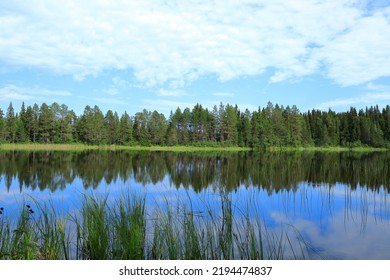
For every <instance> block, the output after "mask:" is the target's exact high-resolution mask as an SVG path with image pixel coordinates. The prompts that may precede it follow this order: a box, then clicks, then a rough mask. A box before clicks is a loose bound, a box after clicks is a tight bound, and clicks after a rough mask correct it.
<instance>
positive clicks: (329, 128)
mask: <svg viewBox="0 0 390 280" xmlns="http://www.w3.org/2000/svg"><path fill="white" fill-rule="evenodd" d="M0 143H47V144H55V143H69V144H70V143H84V144H87V145H142V146H152V145H159V146H176V145H184V146H186V145H188V146H189V145H194V146H210V147H214V146H240V147H250V148H256V149H261V148H267V147H336V146H343V147H360V146H367V147H385V148H390V106H389V105H387V106H386V107H384V108H382V109H380V108H379V107H378V106H371V107H366V108H365V109H360V110H357V109H356V108H354V107H351V108H350V109H349V110H348V111H346V112H335V111H332V110H331V109H329V110H328V111H321V110H318V109H313V110H309V111H307V112H300V111H299V109H298V108H297V106H295V105H294V106H291V107H290V106H286V107H284V106H280V105H278V104H276V105H274V104H272V103H271V102H268V103H267V105H266V106H265V107H263V108H261V107H259V108H258V110H256V111H252V112H251V111H249V110H248V109H246V110H244V111H242V110H240V109H239V108H238V106H237V105H235V106H233V105H229V104H226V105H225V104H223V103H220V104H219V105H215V106H214V107H213V109H212V110H209V109H208V108H204V107H203V106H202V105H200V104H196V105H195V106H194V107H193V108H188V107H187V108H184V109H182V108H179V107H178V108H177V109H176V110H175V111H171V113H170V115H169V117H168V118H167V117H166V116H165V115H164V114H162V113H159V112H157V111H153V112H151V111H148V110H146V109H144V110H143V111H142V112H137V113H136V114H135V115H134V116H130V115H129V114H128V113H127V112H124V113H123V114H121V115H119V114H118V113H117V112H114V111H112V110H108V111H107V112H106V113H104V112H102V110H101V109H100V108H99V107H98V106H96V105H95V106H94V107H91V106H86V107H85V109H84V112H83V114H82V115H79V116H78V115H76V113H75V112H74V111H73V110H72V109H70V108H68V106H67V105H65V104H62V105H60V104H58V103H53V104H51V105H48V104H46V103H42V104H41V105H40V106H39V105H38V104H34V105H33V106H27V107H26V106H25V104H24V103H23V104H22V106H21V108H20V110H19V112H15V109H14V107H13V105H12V102H10V104H9V106H8V108H7V109H6V111H5V112H4V111H3V110H2V109H0Z"/></svg>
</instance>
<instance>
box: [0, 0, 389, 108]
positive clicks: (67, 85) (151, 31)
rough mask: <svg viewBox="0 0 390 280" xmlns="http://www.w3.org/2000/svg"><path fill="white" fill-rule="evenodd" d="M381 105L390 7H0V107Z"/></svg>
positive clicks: (245, 1) (310, 1) (108, 2)
mask: <svg viewBox="0 0 390 280" xmlns="http://www.w3.org/2000/svg"><path fill="white" fill-rule="evenodd" d="M10 101H12V102H13V104H14V107H15V109H16V110H17V111H18V110H19V108H20V105H21V102H22V101H24V102H25V103H26V104H27V105H33V104H34V103H37V104H39V105H40V104H42V103H43V102H46V103H47V104H51V103H53V102H57V103H60V104H62V103H65V104H66V105H68V106H69V107H70V108H71V109H74V110H75V111H76V113H78V114H81V113H82V112H83V110H84V107H85V106H86V105H91V106H93V105H98V106H99V107H100V108H101V109H102V110H103V112H105V111H107V110H108V109H113V110H115V111H117V112H118V113H123V112H124V111H125V110H126V111H127V112H129V113H131V114H134V113H135V112H138V111H141V110H142V109H143V108H146V109H148V110H158V111H160V112H163V113H167V114H168V113H169V111H170V110H175V109H176V108H177V107H178V106H179V107H181V108H183V109H184V108H185V107H190V108H191V107H192V106H194V105H195V104H196V103H200V104H202V105H203V106H205V107H209V108H211V107H212V106H213V105H216V104H219V103H220V102H223V103H224V104H227V103H229V104H237V105H238V106H239V107H240V108H242V109H245V108H249V109H250V110H255V109H257V108H258V106H260V107H263V106H265V105H266V103H267V102H268V101H271V102H272V103H274V104H276V103H278V104H280V105H284V106H286V105H297V106H298V108H299V109H300V110H301V111H306V110H308V109H312V108H318V109H322V110H328V108H332V109H333V110H336V111H343V110H347V109H348V108H349V107H350V106H355V107H358V108H364V107H366V106H371V105H376V104H378V105H379V106H384V105H386V104H390V1H389V0H375V1H368V0H324V1H321V0H291V1H285V0H272V1H271V0H269V1H266V0H214V1H212V0H209V1H208V0H203V1H201V0H186V1H181V0H176V1H175V0H172V1H171V0H142V1H141V0H128V1H126V0H94V1H92V0H91V1H89V0H67V1H51V0H29V1H23V0H13V1H6V0H0V108H2V109H3V111H4V110H6V108H7V107H8V104H9V103H10Z"/></svg>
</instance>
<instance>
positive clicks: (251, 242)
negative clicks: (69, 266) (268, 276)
mask: <svg viewBox="0 0 390 280" xmlns="http://www.w3.org/2000/svg"><path fill="white" fill-rule="evenodd" d="M220 199H221V203H220V208H219V209H217V210H213V211H212V210H211V209H212V208H213V207H212V206H211V205H205V207H204V209H205V210H204V211H202V212H197V211H194V210H193V209H191V207H185V206H183V205H184V204H181V203H180V202H178V203H177V204H176V205H174V206H172V205H168V203H167V205H166V207H163V208H164V209H162V208H157V209H148V208H147V206H146V203H145V202H146V198H145V197H140V196H136V195H130V194H124V195H122V197H121V198H120V199H118V200H117V201H114V203H109V201H108V197H107V196H103V197H93V196H85V197H84V199H83V202H82V205H81V207H79V211H77V212H76V213H72V214H67V215H58V214H57V213H56V209H54V207H53V206H51V205H47V204H39V203H36V204H34V205H25V206H23V207H22V208H21V209H20V213H19V216H18V217H17V219H16V220H15V219H10V217H9V216H8V215H7V209H3V210H2V213H1V214H0V236H1V238H0V259H21V260H30V259H33V260H35V259H54V260H63V259H100V260H115V259H141V260H148V259H157V260H159V259H171V260H177V259H185V260H190V259H199V260H209V259H210V260H218V259H225V260H226V259H304V258H306V256H307V255H306V252H307V249H306V244H305V243H304V242H303V241H302V238H301V236H300V235H299V234H298V233H297V232H296V231H294V230H290V228H288V227H286V230H282V231H279V232H275V231H273V230H272V229H268V228H267V227H266V226H265V225H264V223H263V222H262V220H261V218H259V217H256V218H250V215H249V213H248V212H246V211H240V215H239V216H237V215H235V214H234V213H235V210H236V209H234V208H235V206H234V204H233V203H232V201H231V199H230V198H229V196H227V195H224V194H222V195H221V197H220Z"/></svg>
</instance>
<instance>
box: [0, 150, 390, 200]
mask: <svg viewBox="0 0 390 280" xmlns="http://www.w3.org/2000/svg"><path fill="white" fill-rule="evenodd" d="M389 159H390V154H389V153H367V154H365V153H319V152H308V153H278V154H277V153H261V154H257V153H229V154H221V153H215V154H210V153H205V154H192V153H163V152H153V153H149V152H137V153H136V152H124V151H120V152H118V151H87V152H57V151H56V152H1V153H0V174H1V184H2V185H4V186H5V187H6V188H7V190H9V189H10V187H11V185H12V183H13V181H14V180H17V182H18V185H19V187H20V191H23V189H26V188H28V189H32V190H37V189H39V190H45V189H49V190H51V191H52V192H54V191H57V190H64V189H65V188H66V186H67V185H69V184H72V183H73V182H74V181H75V180H76V179H77V178H79V179H81V181H82V184H83V186H84V188H85V189H87V188H93V189H96V188H97V187H98V186H99V185H100V184H101V183H102V182H104V183H105V184H108V185H109V184H112V183H115V182H117V181H118V180H120V181H122V182H126V181H128V180H129V179H130V178H132V179H134V180H135V181H136V182H138V183H141V184H142V185H145V186H146V185H148V184H157V183H159V182H162V181H164V180H165V179H166V177H167V178H168V179H169V183H170V185H172V186H174V187H176V188H180V187H184V188H185V189H193V190H194V191H196V192H200V191H201V190H202V189H203V188H208V187H213V188H224V189H227V190H228V191H234V190H236V189H237V188H239V187H240V186H246V187H258V188H262V189H264V190H266V191H267V192H268V193H269V194H272V193H274V192H276V193H278V192H279V191H281V190H293V191H296V190H297V188H298V185H299V183H300V182H308V184H310V185H312V186H313V187H316V186H319V185H321V184H328V185H329V186H334V185H335V184H336V183H337V182H339V183H343V184H346V185H348V186H350V187H351V189H356V188H357V187H358V186H365V187H367V188H369V189H370V190H376V191H377V190H379V189H380V188H382V187H384V188H385V189H386V190H387V191H389V190H390V165H389V164H388V162H389Z"/></svg>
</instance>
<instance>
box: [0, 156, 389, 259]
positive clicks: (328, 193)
mask: <svg viewBox="0 0 390 280" xmlns="http://www.w3.org/2000/svg"><path fill="white" fill-rule="evenodd" d="M389 163H390V153H385V152H381V153H349V152H346V153H320V152H300V153H296V152H284V153H250V152H240V153H169V152H129V151H83V152H60V151H55V152H54V151H52V152H12V151H7V152H0V206H1V207H4V209H5V210H4V212H5V214H7V215H9V216H12V213H17V212H18V211H17V210H18V209H20V207H21V205H23V204H24V203H28V202H29V201H30V200H37V201H39V202H50V203H52V204H53V205H54V206H55V207H56V208H58V209H61V211H65V212H72V211H77V209H78V208H79V206H80V201H81V197H82V194H84V193H88V194H91V193H93V194H102V195H108V197H109V199H110V200H112V201H114V200H115V198H118V196H120V195H121V194H123V192H126V191H128V190H130V191H131V192H134V193H139V194H143V195H145V196H146V204H147V208H148V209H149V210H148V211H150V209H153V208H155V207H161V208H163V207H165V206H166V205H167V204H171V205H175V203H178V202H180V203H184V204H191V207H192V209H193V210H194V211H196V212H197V213H202V212H204V211H205V209H204V207H205V205H207V207H209V209H212V210H213V211H218V209H219V208H218V207H219V206H220V195H219V194H220V193H228V194H229V196H230V197H231V201H232V203H233V206H234V215H236V216H239V215H240V214H241V213H243V212H246V213H249V215H253V216H255V215H257V216H258V215H260V216H261V217H262V220H263V222H264V224H265V226H266V227H267V229H268V230H269V231H272V232H275V233H280V232H294V233H296V234H295V236H296V238H297V239H301V241H302V240H304V242H305V244H307V245H308V248H309V254H310V256H309V258H312V259H319V258H325V259H390V239H389V238H388V237H389V236H390V195H389V192H390V165H389ZM164 205H165V206H164ZM210 206H211V207H210ZM291 242H294V240H291Z"/></svg>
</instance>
